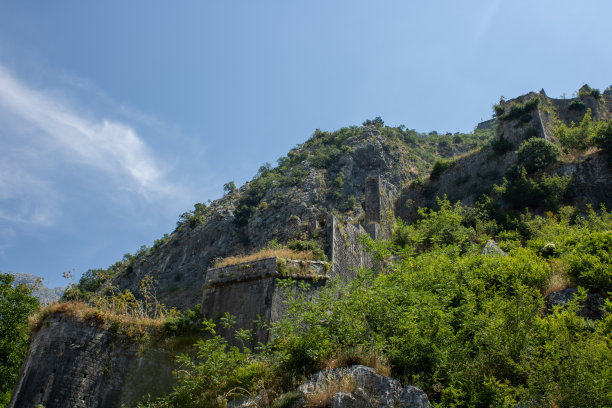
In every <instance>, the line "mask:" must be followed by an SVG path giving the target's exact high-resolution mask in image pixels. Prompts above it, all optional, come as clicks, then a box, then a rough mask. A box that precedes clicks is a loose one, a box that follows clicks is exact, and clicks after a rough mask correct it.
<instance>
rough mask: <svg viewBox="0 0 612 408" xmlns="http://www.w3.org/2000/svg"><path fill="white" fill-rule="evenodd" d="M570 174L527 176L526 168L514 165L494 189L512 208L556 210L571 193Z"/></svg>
mask: <svg viewBox="0 0 612 408" xmlns="http://www.w3.org/2000/svg"><path fill="white" fill-rule="evenodd" d="M571 181H572V177H571V175H564V176H558V175H552V176H548V175H546V174H541V175H539V176H538V177H536V178H531V177H528V176H527V170H526V169H525V168H524V167H522V166H518V167H516V166H515V167H514V168H512V169H510V170H509V171H508V174H507V175H506V177H505V178H504V184H503V185H502V186H501V187H500V186H496V187H495V191H496V192H497V193H498V194H500V195H501V196H502V198H503V199H504V200H505V201H506V202H507V203H509V204H510V205H511V206H512V207H513V208H514V209H517V210H522V209H524V208H526V207H528V208H533V209H535V208H540V209H543V210H553V211H555V210H557V209H558V208H559V207H560V205H561V204H562V203H563V202H564V200H565V199H566V198H568V197H569V195H570V194H571Z"/></svg>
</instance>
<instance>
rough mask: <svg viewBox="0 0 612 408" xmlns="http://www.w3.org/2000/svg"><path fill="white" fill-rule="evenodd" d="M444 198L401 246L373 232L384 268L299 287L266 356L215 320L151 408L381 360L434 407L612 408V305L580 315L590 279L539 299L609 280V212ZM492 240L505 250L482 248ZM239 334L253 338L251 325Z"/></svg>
mask: <svg viewBox="0 0 612 408" xmlns="http://www.w3.org/2000/svg"><path fill="white" fill-rule="evenodd" d="M438 206H439V210H436V211H433V210H425V209H422V210H421V211H420V215H421V218H420V220H418V221H417V222H415V223H414V224H411V225H406V224H403V223H398V225H397V227H396V229H395V234H394V240H393V241H391V242H378V241H377V242H375V241H372V240H371V239H369V238H364V243H366V245H367V246H368V247H369V248H370V250H371V251H373V252H374V254H375V255H376V257H378V258H379V259H389V257H391V256H393V261H392V262H389V263H386V267H385V273H383V274H376V273H374V272H372V271H362V272H361V274H360V276H359V278H358V279H356V280H354V281H352V282H350V283H342V282H341V281H334V282H332V283H330V284H328V285H326V287H325V289H324V290H323V292H321V294H320V296H319V299H318V301H317V302H311V301H310V300H309V299H308V298H307V296H306V295H302V294H300V293H299V292H298V293H295V292H294V293H295V294H296V296H295V297H294V298H293V299H292V300H290V301H289V302H288V304H287V307H288V316H287V318H286V319H284V320H282V321H280V322H278V323H275V324H273V325H272V327H270V330H272V331H273V333H274V340H272V341H271V342H270V343H268V344H266V345H263V344H262V345H260V347H259V349H258V351H257V352H255V351H253V350H251V349H249V348H247V347H244V346H243V347H230V346H229V345H228V344H227V342H226V341H225V340H224V339H222V338H221V337H219V336H217V335H216V333H215V327H214V325H213V324H212V323H211V322H207V321H205V322H204V323H205V328H206V330H207V332H208V333H209V335H208V337H207V338H206V339H204V340H201V341H200V342H199V343H198V344H197V349H198V353H197V354H198V355H197V356H195V357H190V356H187V355H182V356H181V357H180V360H179V361H180V363H181V370H179V371H177V385H176V387H175V388H174V390H173V391H172V393H170V394H169V395H168V396H166V397H163V398H161V399H158V400H157V401H152V402H149V403H146V404H142V405H141V407H145V406H146V407H187V408H189V407H223V406H225V404H226V403H227V401H228V400H231V399H235V398H241V397H245V396H255V395H259V396H261V397H262V398H263V399H262V401H264V402H263V404H264V406H278V404H280V403H281V402H282V401H284V400H285V399H286V398H288V396H289V395H290V394H287V393H288V392H290V391H292V390H293V389H295V386H296V385H297V384H298V383H300V382H301V381H303V380H304V379H305V378H306V377H308V376H309V375H311V374H312V373H313V372H314V371H316V370H319V369H322V368H326V367H335V366H338V365H343V364H354V363H356V362H360V363H364V362H365V363H366V364H370V365H380V364H381V363H380V362H383V363H382V365H383V366H385V365H388V366H389V367H390V369H391V375H392V376H393V377H394V378H398V379H400V380H402V381H403V382H404V383H412V384H415V385H417V386H419V387H420V388H421V389H424V390H426V391H427V392H428V394H429V398H430V399H431V401H432V402H433V404H434V406H436V407H492V406H493V407H514V406H517V404H520V403H522V404H525V403H528V404H534V406H542V407H551V408H552V407H578V406H610V405H611V404H612V385H611V384H612V382H611V381H612V302H610V301H607V303H606V306H605V307H606V313H605V315H604V317H603V319H602V320H599V321H592V320H588V319H586V318H584V317H582V316H581V315H580V314H579V311H580V308H581V306H580V304H581V303H580V302H581V301H583V300H584V299H585V297H586V292H585V291H584V290H583V289H580V290H579V295H578V296H577V297H576V298H575V299H574V301H572V302H570V303H569V304H567V305H566V306H564V307H558V306H557V307H554V308H553V309H552V310H548V311H547V309H546V307H545V304H544V300H543V296H544V294H546V293H547V291H549V290H551V289H562V288H563V287H557V286H555V282H559V281H561V282H563V281H567V282H573V283H578V284H583V285H585V286H586V287H588V288H589V289H591V290H593V291H607V290H610V288H611V287H610V283H611V276H610V270H611V267H610V264H611V258H610V253H611V251H610V250H611V249H612V248H611V245H612V235H611V234H610V230H611V229H612V214H610V213H609V212H607V211H606V210H605V209H603V208H602V209H601V211H599V212H595V211H593V210H590V211H589V212H588V213H587V214H583V215H577V213H576V209H574V208H571V207H563V208H561V209H560V210H559V212H558V213H557V214H553V213H549V214H546V215H544V216H533V215H531V214H529V213H524V214H521V215H520V216H518V217H516V218H514V217H511V216H509V214H506V215H505V216H504V215H503V214H499V213H496V210H495V208H494V206H493V205H492V202H491V200H490V199H489V200H487V199H486V198H483V199H481V200H479V202H478V204H477V205H476V206H474V207H466V206H462V205H460V204H454V205H452V204H451V203H450V202H448V200H439V202H438ZM495 217H497V218H499V219H500V220H503V221H501V222H500V223H499V224H498V223H497V221H496V218H495ZM489 238H495V239H496V240H497V242H498V244H499V246H500V247H501V248H502V249H504V250H505V251H506V252H507V255H506V256H503V255H482V254H481V248H482V246H483V243H484V242H485V241H486V240H488V239H489ZM544 248H546V249H544ZM551 248H552V249H551ZM576 271H579V272H576ZM560 278H562V279H560ZM564 279H565V280H564ZM295 284H296V283H295V282H287V283H286V285H287V288H288V290H290V288H291V287H294V285H295ZM232 321H233V319H232V318H231V317H230V316H227V317H226V318H225V319H224V320H223V322H224V324H225V325H231V324H232ZM237 337H238V338H240V339H243V341H244V344H246V343H247V341H248V340H249V339H250V333H249V332H246V331H244V330H242V331H238V332H237ZM347 356H348V357H347ZM372 356H374V357H372ZM276 399H278V401H275V400H276Z"/></svg>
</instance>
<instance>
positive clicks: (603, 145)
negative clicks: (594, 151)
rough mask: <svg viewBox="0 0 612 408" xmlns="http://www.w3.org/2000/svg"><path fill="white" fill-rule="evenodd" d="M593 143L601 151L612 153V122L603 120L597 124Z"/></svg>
mask: <svg viewBox="0 0 612 408" xmlns="http://www.w3.org/2000/svg"><path fill="white" fill-rule="evenodd" d="M593 143H594V144H595V146H597V147H599V148H600V149H603V150H604V151H606V152H608V153H612V120H602V121H600V122H599V123H598V124H597V132H596V134H595V136H594V137H593Z"/></svg>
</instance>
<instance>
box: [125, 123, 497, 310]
mask: <svg viewBox="0 0 612 408" xmlns="http://www.w3.org/2000/svg"><path fill="white" fill-rule="evenodd" d="M491 133H492V132H491V131H490V130H481V131H477V133H476V134H455V135H450V134H446V135H438V134H436V133H432V134H429V135H424V134H418V133H417V132H415V131H414V130H406V129H404V127H398V128H391V127H386V126H384V124H383V123H382V120H380V119H379V118H377V119H376V120H374V121H368V122H366V123H365V124H364V126H361V127H357V126H354V127H350V128H343V129H341V130H339V131H335V132H322V131H319V130H317V131H315V133H314V135H313V137H312V138H311V139H309V140H308V141H307V142H306V143H304V144H303V145H299V146H297V147H296V148H294V149H292V150H291V151H290V152H289V154H288V156H287V157H283V158H281V159H279V161H278V166H277V167H275V168H272V167H271V166H270V165H269V164H266V165H264V166H262V167H261V168H260V170H259V172H258V174H257V175H256V176H255V177H254V178H253V180H251V181H250V182H248V183H246V184H245V185H244V186H242V187H241V188H239V189H235V190H233V191H230V192H228V194H227V195H226V196H225V197H223V198H221V199H219V200H217V201H215V202H213V203H211V204H210V206H206V205H204V204H196V205H195V210H194V211H192V212H189V213H186V214H183V215H182V216H181V222H180V223H179V225H178V226H177V229H176V230H175V231H174V232H173V233H172V234H170V235H167V236H165V237H164V238H163V239H161V240H158V241H157V242H156V245H155V246H154V247H153V248H151V249H148V250H143V251H141V253H139V254H137V255H136V256H135V257H132V258H126V259H125V260H124V262H123V263H122V264H121V265H119V266H120V267H119V268H117V269H118V270H119V273H118V274H117V275H116V276H115V278H114V279H113V283H114V285H116V286H117V287H119V288H120V289H130V290H132V291H133V292H137V289H138V285H139V282H140V281H141V279H142V277H144V276H146V275H152V276H153V277H154V278H155V279H156V281H157V295H158V297H159V299H160V300H161V301H162V302H164V303H165V304H167V305H170V306H176V307H179V308H186V307H191V306H193V305H195V304H197V303H199V302H200V298H201V287H202V284H203V282H204V277H205V276H204V275H205V272H206V269H207V268H208V267H209V265H210V263H211V261H212V260H213V259H214V258H217V257H224V256H228V255H234V254H239V253H246V252H250V251H253V250H255V249H259V248H262V247H264V246H265V245H266V244H267V243H268V242H269V241H270V240H272V239H276V240H277V241H278V242H281V243H286V242H287V241H289V240H291V239H302V240H309V239H321V241H324V237H322V234H324V230H325V229H324V226H325V222H326V217H327V215H328V214H329V213H330V212H332V211H334V212H337V213H338V214H341V215H342V216H343V217H346V218H347V220H349V221H351V220H352V221H353V222H357V221H358V220H363V217H364V210H363V200H364V191H365V181H366V179H367V178H368V177H371V176H380V177H381V180H382V183H383V185H384V187H385V188H386V190H387V191H389V192H390V194H391V195H393V196H395V195H397V194H398V192H399V191H400V189H401V188H402V187H403V186H404V185H405V184H406V183H407V182H408V181H410V180H412V179H414V178H417V177H420V176H422V175H423V174H425V173H426V172H428V171H429V169H430V168H431V165H432V164H433V162H434V161H435V160H436V159H438V158H440V157H450V156H453V155H457V154H462V153H465V152H467V151H470V150H472V149H474V148H478V147H479V146H482V145H483V144H485V143H487V142H488V140H489V137H490V135H491Z"/></svg>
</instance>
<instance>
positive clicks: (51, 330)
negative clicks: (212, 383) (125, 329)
mask: <svg viewBox="0 0 612 408" xmlns="http://www.w3.org/2000/svg"><path fill="white" fill-rule="evenodd" d="M175 354H176V351H174V352H170V350H167V349H162V348H158V347H153V346H147V345H143V344H137V343H136V342H134V341H133V340H130V339H128V338H127V337H125V336H122V335H115V334H113V333H112V332H111V331H110V330H107V329H104V328H101V327H100V326H99V325H98V324H97V322H95V321H82V320H79V319H77V318H74V317H69V316H65V315H61V314H60V315H55V316H50V317H48V318H47V319H46V320H45V321H44V323H43V327H42V328H41V329H40V330H39V331H38V332H37V333H35V334H34V335H33V336H32V339H31V341H30V347H29V349H28V355H27V356H26V359H25V362H24V365H23V367H22V368H21V372H20V373H19V379H18V381H17V385H16V386H15V390H14V391H13V398H12V400H11V402H10V404H9V405H8V406H9V408H22V407H36V406H44V407H45V408H76V407H82V408H104V407H120V406H121V405H122V404H126V405H130V406H131V405H133V404H135V403H136V402H137V401H138V400H139V399H140V398H142V397H143V396H145V395H147V394H151V395H154V396H155V395H160V394H162V393H164V392H167V391H170V389H171V387H172V384H173V377H172V370H173V369H174V355H175Z"/></svg>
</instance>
